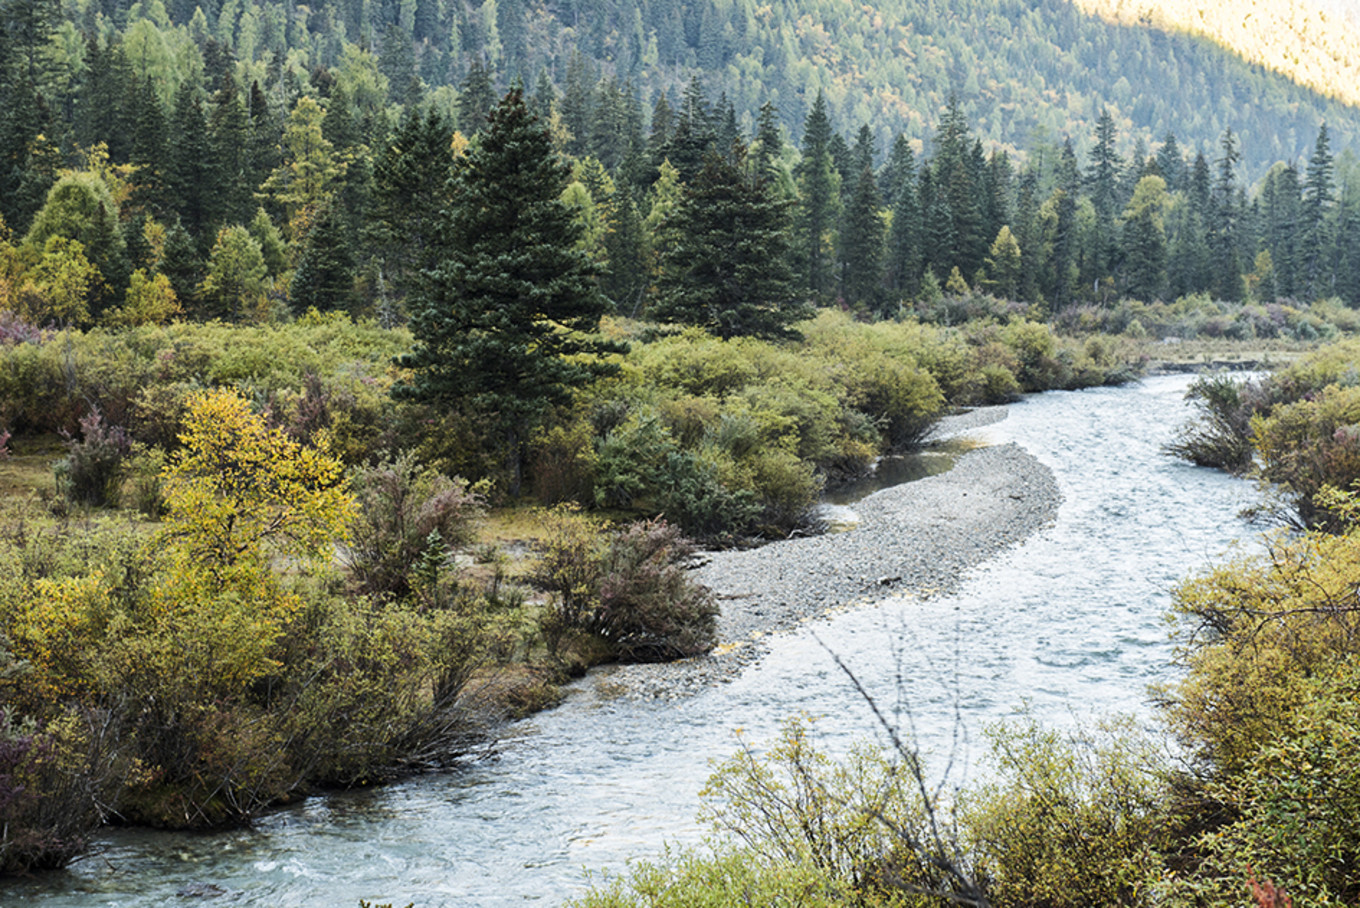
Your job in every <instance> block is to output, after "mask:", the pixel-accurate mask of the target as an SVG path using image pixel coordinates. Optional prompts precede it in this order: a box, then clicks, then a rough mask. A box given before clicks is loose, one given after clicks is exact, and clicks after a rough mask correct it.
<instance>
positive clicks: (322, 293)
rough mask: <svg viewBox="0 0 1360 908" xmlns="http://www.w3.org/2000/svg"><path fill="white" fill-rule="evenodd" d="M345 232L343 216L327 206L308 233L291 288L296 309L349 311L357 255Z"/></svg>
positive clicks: (299, 311) (291, 297)
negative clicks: (351, 248)
mask: <svg viewBox="0 0 1360 908" xmlns="http://www.w3.org/2000/svg"><path fill="white" fill-rule="evenodd" d="M345 233H346V231H345V224H344V218H343V217H342V216H341V214H340V212H339V211H338V210H337V209H336V207H335V206H334V205H330V206H327V207H326V209H325V210H323V211H322V212H321V213H320V214H319V215H318V217H317V220H316V223H315V224H314V225H313V227H312V229H311V232H310V233H308V235H307V242H306V245H305V246H304V247H303V250H302V257H301V258H300V259H299V260H298V265H297V271H295V272H294V274H293V280H292V283H291V284H290V285H289V288H288V292H289V300H290V302H291V304H292V307H293V311H294V312H296V313H298V314H301V313H303V312H306V311H307V310H308V309H316V310H318V311H321V312H326V311H329V310H332V309H340V310H346V309H348V308H349V307H350V304H351V303H352V302H353V301H354V255H353V253H352V252H351V251H350V242H349V238H348V237H347V236H346V235H345ZM263 252H264V250H263V247H262V248H261V255H263ZM265 267H266V269H268V262H266V263H265Z"/></svg>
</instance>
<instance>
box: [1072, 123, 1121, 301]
mask: <svg viewBox="0 0 1360 908" xmlns="http://www.w3.org/2000/svg"><path fill="white" fill-rule="evenodd" d="M1095 138H1096V142H1095V147H1094V148H1093V149H1092V150H1091V170H1090V172H1089V173H1088V174H1087V183H1088V185H1089V186H1090V189H1091V205H1092V207H1094V208H1095V213H1096V220H1095V236H1094V237H1093V238H1092V242H1093V246H1094V249H1093V252H1094V255H1093V259H1094V261H1092V262H1091V263H1090V264H1089V266H1088V269H1087V273H1086V275H1085V276H1084V277H1085V278H1087V279H1089V281H1096V280H1101V279H1103V278H1106V277H1109V276H1111V275H1113V274H1114V270H1115V258H1116V255H1117V252H1118V248H1119V246H1118V242H1119V237H1118V235H1117V234H1116V232H1115V225H1116V219H1117V218H1118V216H1119V174H1120V171H1121V169H1122V167H1123V165H1122V162H1121V161H1120V160H1119V155H1118V154H1117V153H1116V152H1115V148H1114V141H1115V133H1114V117H1112V116H1111V115H1110V111H1109V110H1108V109H1102V110H1101V112H1100V119H1099V120H1098V121H1097V123H1096V136H1095ZM1082 284H1083V285H1084V286H1085V285H1087V284H1088V280H1083V281H1082Z"/></svg>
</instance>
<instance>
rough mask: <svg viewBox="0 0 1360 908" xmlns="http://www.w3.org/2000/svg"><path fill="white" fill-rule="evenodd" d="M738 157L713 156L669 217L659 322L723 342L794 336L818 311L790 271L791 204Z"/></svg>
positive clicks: (741, 151)
mask: <svg viewBox="0 0 1360 908" xmlns="http://www.w3.org/2000/svg"><path fill="white" fill-rule="evenodd" d="M736 151H737V154H736V156H735V157H736V159H735V160H734V159H733V158H731V157H728V156H725V155H719V154H716V153H710V154H709V155H708V157H707V159H706V160H705V161H704V166H703V169H702V170H700V171H699V173H698V175H697V176H696V177H695V179H694V180H693V181H692V182H691V183H689V184H687V185H686V186H685V190H684V195H683V197H682V198H681V201H680V205H679V207H678V208H677V209H676V210H675V211H674V212H673V213H672V215H671V216H670V217H669V218H667V220H666V231H667V233H668V234H669V235H670V237H671V239H670V242H669V243H667V244H666V245H665V246H664V249H663V253H662V261H661V279H660V281H659V282H658V286H657V296H658V299H657V303H656V305H655V306H654V307H653V310H652V315H653V316H654V317H655V318H657V319H659V320H662V321H673V322H679V323H683V324H689V325H699V326H701V327H703V328H705V329H707V330H708V331H710V332H712V333H713V334H716V335H717V336H719V337H722V338H732V337H741V336H750V337H763V338H772V339H774V338H786V337H794V336H796V332H795V331H794V330H793V328H792V325H793V324H794V323H795V322H798V321H801V320H802V319H804V318H807V317H808V316H809V315H810V314H811V308H810V307H809V306H808V305H807V304H806V303H804V302H802V301H801V299H800V298H799V294H798V292H797V290H796V289H795V286H794V281H793V272H792V270H791V269H790V268H789V265H788V260H789V246H788V237H789V233H788V228H789V203H788V202H787V201H785V200H783V199H780V198H778V197H777V196H776V195H775V193H774V192H773V191H772V187H771V186H770V183H769V181H768V180H766V179H765V178H764V177H763V176H762V175H761V174H759V173H756V172H753V170H751V169H748V168H747V167H745V161H744V160H743V159H744V153H745V150H744V149H742V148H741V147H740V146H738V148H737V149H736Z"/></svg>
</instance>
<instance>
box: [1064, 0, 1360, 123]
mask: <svg viewBox="0 0 1360 908" xmlns="http://www.w3.org/2000/svg"><path fill="white" fill-rule="evenodd" d="M1075 2H1076V4H1077V6H1079V7H1081V8H1082V9H1084V10H1087V11H1088V12H1091V13H1095V14H1096V15H1099V16H1103V17H1105V18H1107V19H1109V20H1110V21H1112V22H1117V23H1122V24H1126V25H1150V26H1152V27H1154V28H1158V29H1161V30H1163V31H1170V32H1189V33H1190V34H1193V35H1202V36H1204V37H1207V38H1209V39H1211V40H1213V41H1217V42H1218V43H1220V44H1222V45H1223V46H1224V47H1226V48H1228V49H1229V50H1231V51H1232V52H1234V53H1236V54H1239V55H1241V56H1242V57H1243V58H1244V59H1246V60H1249V61H1251V62H1253V63H1258V64H1260V65H1261V66H1264V67H1266V68H1267V69H1270V70H1274V71H1275V72H1279V73H1283V74H1284V75H1287V76H1289V77H1290V78H1291V79H1294V80H1295V81H1296V82H1301V83H1303V84H1304V85H1307V86H1309V87H1310V88H1313V89H1316V90H1317V91H1319V92H1321V93H1323V94H1326V95H1330V96H1332V97H1336V98H1340V99H1341V100H1342V101H1345V102H1347V103H1349V104H1357V103H1360V6H1357V5H1356V4H1354V3H1353V2H1349V0H1217V2H1214V3H1205V2H1203V0H1075Z"/></svg>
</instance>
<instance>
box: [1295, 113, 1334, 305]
mask: <svg viewBox="0 0 1360 908" xmlns="http://www.w3.org/2000/svg"><path fill="white" fill-rule="evenodd" d="M1335 204H1336V185H1335V180H1334V176H1333V166H1332V151H1331V137H1330V135H1329V134H1328V132H1327V124H1326V123H1323V124H1322V125H1321V126H1320V127H1318V134H1317V143H1316V144H1315V145H1314V147H1313V156H1312V157H1311V158H1309V159H1308V177H1307V180H1306V181H1305V182H1304V186H1303V209H1302V211H1301V212H1300V214H1301V216H1302V219H1303V224H1302V226H1303V249H1304V261H1303V282H1304V288H1303V289H1304V293H1305V294H1306V296H1307V297H1308V299H1309V300H1312V299H1315V298H1316V297H1318V296H1321V295H1324V293H1325V291H1324V285H1325V284H1326V283H1327V282H1326V280H1325V279H1324V277H1323V273H1324V271H1329V270H1330V268H1329V267H1327V266H1328V265H1329V260H1330V259H1331V257H1332V251H1333V248H1334V242H1333V237H1332V224H1331V221H1330V218H1331V213H1332V208H1333V206H1334V205H1335Z"/></svg>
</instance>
